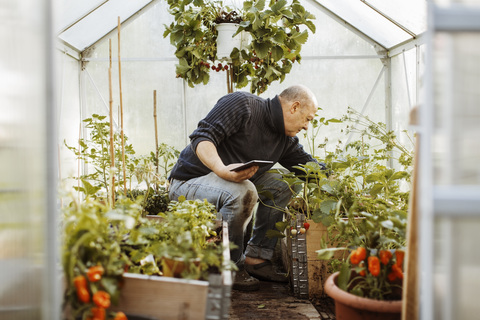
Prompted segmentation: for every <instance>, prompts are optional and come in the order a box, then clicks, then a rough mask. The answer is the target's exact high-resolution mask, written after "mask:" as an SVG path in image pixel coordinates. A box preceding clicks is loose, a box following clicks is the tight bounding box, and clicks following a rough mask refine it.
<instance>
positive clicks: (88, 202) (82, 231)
mask: <svg viewBox="0 0 480 320" xmlns="http://www.w3.org/2000/svg"><path fill="white" fill-rule="evenodd" d="M63 213H64V219H63V234H62V240H63V241H62V246H63V247H62V266H63V271H64V274H65V283H66V288H65V299H64V301H65V303H66V304H68V305H69V306H70V307H71V308H72V312H73V314H72V315H73V316H74V317H75V316H77V315H81V314H83V312H86V311H89V310H90V308H91V307H92V306H93V303H90V304H82V303H81V302H80V301H78V299H77V296H76V290H75V288H74V286H73V279H74V278H75V277H76V276H78V275H84V276H85V275H86V273H87V270H88V268H90V267H93V266H97V265H101V266H103V268H104V270H105V273H104V275H103V276H102V279H101V281H99V282H98V283H90V284H89V290H90V292H91V293H94V292H96V291H97V290H104V291H106V292H108V293H109V294H110V296H111V297H112V301H113V302H114V303H115V302H116V301H118V298H119V293H120V291H119V288H120V287H119V285H120V281H121V278H122V274H123V272H124V270H125V268H126V267H128V266H129V265H130V264H131V262H130V259H129V257H128V255H127V254H126V252H125V251H124V250H123V247H122V246H123V244H124V243H125V239H126V238H128V237H129V236H130V235H131V233H132V232H134V228H135V227H136V225H138V223H139V221H141V220H140V217H141V214H140V213H141V207H140V206H139V205H137V204H135V203H132V202H130V201H127V200H122V201H119V202H118V205H117V207H116V208H115V209H110V208H109V207H108V206H107V205H105V204H104V203H103V202H102V201H100V200H98V199H94V198H91V197H87V198H86V199H85V200H84V201H82V202H76V201H73V202H72V203H70V205H69V206H68V207H65V208H64V210H63Z"/></svg>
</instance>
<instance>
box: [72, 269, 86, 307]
mask: <svg viewBox="0 0 480 320" xmlns="http://www.w3.org/2000/svg"><path fill="white" fill-rule="evenodd" d="M73 284H74V286H75V288H76V289H77V297H78V300H80V301H82V302H83V303H88V302H90V293H89V292H88V289H87V279H85V277H84V276H82V275H80V276H76V277H75V278H73Z"/></svg>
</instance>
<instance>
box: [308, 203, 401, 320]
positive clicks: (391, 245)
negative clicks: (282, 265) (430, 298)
mask: <svg viewBox="0 0 480 320" xmlns="http://www.w3.org/2000/svg"><path fill="white" fill-rule="evenodd" d="M358 209H359V207H356V206H353V207H352V208H351V210H350V213H349V215H348V216H349V217H348V219H346V220H345V219H341V220H338V219H337V220H336V222H334V223H333V224H332V226H333V227H335V228H337V230H338V231H339V233H340V235H341V236H344V239H349V242H348V243H347V244H346V246H345V247H343V248H326V249H321V250H318V251H317V253H318V254H319V259H329V258H331V256H332V254H333V252H334V251H336V250H344V251H346V252H349V254H348V257H347V258H346V259H345V260H343V261H342V264H341V267H340V271H337V272H335V273H334V274H332V275H330V276H329V278H328V279H327V281H326V283H325V291H326V293H327V294H328V295H329V296H330V297H332V298H333V299H334V300H335V310H336V315H337V317H339V318H342V317H344V318H346V319H352V320H356V319H364V317H367V318H368V319H400V318H401V310H402V302H401V298H402V279H403V258H404V254H405V252H404V246H405V230H406V222H407V216H406V212H405V211H402V210H398V209H397V208H395V207H393V206H392V205H391V203H384V204H383V205H381V206H379V207H377V208H376V210H375V212H365V211H358ZM353 216H355V217H358V216H361V217H363V219H361V220H360V221H354V220H353V219H352V218H353Z"/></svg>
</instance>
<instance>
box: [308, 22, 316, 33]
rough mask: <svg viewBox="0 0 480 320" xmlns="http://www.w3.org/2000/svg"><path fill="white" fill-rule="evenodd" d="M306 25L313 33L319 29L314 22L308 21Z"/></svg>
mask: <svg viewBox="0 0 480 320" xmlns="http://www.w3.org/2000/svg"><path fill="white" fill-rule="evenodd" d="M305 25H306V26H307V27H308V29H310V31H312V32H313V33H315V31H316V30H317V27H316V26H315V24H314V23H313V22H312V21H306V22H305Z"/></svg>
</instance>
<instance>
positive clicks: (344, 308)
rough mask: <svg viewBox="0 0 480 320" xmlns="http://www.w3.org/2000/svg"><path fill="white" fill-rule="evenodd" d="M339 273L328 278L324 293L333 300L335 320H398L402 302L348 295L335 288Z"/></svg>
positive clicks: (400, 314) (400, 316) (400, 315)
mask: <svg viewBox="0 0 480 320" xmlns="http://www.w3.org/2000/svg"><path fill="white" fill-rule="evenodd" d="M338 274H339V272H335V273H334V274H332V275H331V276H329V277H328V279H327V281H326V283H325V291H326V293H327V294H328V295H329V296H330V297H331V298H332V299H333V300H335V316H336V319H337V320H347V319H348V320H367V319H368V320H400V319H401V318H402V300H395V301H382V300H374V299H369V298H363V297H359V296H356V295H354V294H351V293H348V292H346V291H344V290H342V289H340V288H339V287H338V286H337V277H338Z"/></svg>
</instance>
